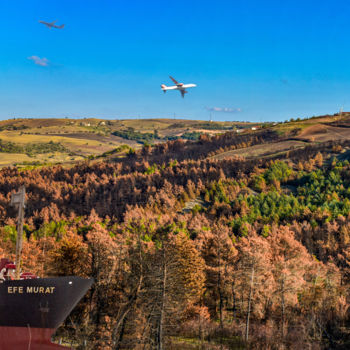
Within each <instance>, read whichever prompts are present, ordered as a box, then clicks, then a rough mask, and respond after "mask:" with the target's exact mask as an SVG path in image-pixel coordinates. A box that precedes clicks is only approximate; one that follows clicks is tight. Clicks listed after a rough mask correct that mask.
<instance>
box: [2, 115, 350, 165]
mask: <svg viewBox="0 0 350 350" xmlns="http://www.w3.org/2000/svg"><path fill="white" fill-rule="evenodd" d="M262 131H264V132H267V131H270V132H273V133H274V134H275V135H276V137H273V138H272V139H271V137H270V136H269V137H268V139H266V140H265V139H264V137H262V138H261V132H262ZM225 133H227V136H226V137H225V142H224V143H220V142H219V143H217V144H216V146H215V142H214V143H213V144H212V145H211V150H210V151H208V152H207V153H208V154H206V156H208V157H213V158H215V159H223V158H228V157H234V156H243V157H245V158H256V157H273V156H275V155H280V154H283V153H286V152H288V151H291V150H295V149H303V148H305V147H307V146H310V145H318V144H320V143H324V142H328V141H334V140H343V141H346V140H349V139H350V113H347V112H344V113H342V114H341V115H339V114H335V115H325V116H319V117H312V118H310V119H303V120H300V119H296V120H294V119H291V120H290V121H286V122H283V123H249V122H208V121H198V120H182V119H176V120H175V119H124V120H105V119H97V118H86V119H69V118H60V119H53V118H47V119H36V118H21V119H17V118H16V119H9V120H4V121H1V122H0V166H2V167H3V166H13V165H17V166H20V167H24V166H40V165H53V164H67V165H69V164H74V163H76V162H78V161H83V160H86V159H89V160H94V159H108V158H113V159H115V158H123V157H126V156H127V155H128V154H129V153H130V152H134V150H136V151H137V150H141V148H142V147H144V145H146V146H148V145H149V146H150V147H151V148H152V145H153V146H155V145H159V144H163V143H166V142H171V141H175V140H184V141H188V142H190V144H188V145H187V146H186V149H189V148H191V149H192V151H191V152H192V154H193V157H194V158H196V159H197V158H198V157H199V158H202V157H203V156H204V153H205V152H204V153H203V152H202V151H200V149H201V148H203V147H201V143H200V142H199V144H198V146H195V145H193V146H191V143H195V144H196V142H198V140H199V139H200V137H201V135H207V136H208V137H213V136H215V135H221V134H225ZM242 135H256V137H257V138H260V139H259V140H255V138H254V137H251V140H250V138H248V139H249V140H248V139H247V140H248V141H247V140H246V141H247V142H246V141H242V142H243V144H241V145H240V146H237V144H238V143H239V142H240V141H239V140H241V139H242V140H243V139H245V138H246V137H243V138H242ZM270 135H271V134H270ZM207 136H206V137H207ZM277 136H278V137H277ZM198 152H199V153H200V155H199V154H198ZM148 153H149V152H148ZM140 155H141V156H142V154H141V153H140ZM172 156H173V157H174V158H177V157H176V154H172ZM180 157H181V156H180Z"/></svg>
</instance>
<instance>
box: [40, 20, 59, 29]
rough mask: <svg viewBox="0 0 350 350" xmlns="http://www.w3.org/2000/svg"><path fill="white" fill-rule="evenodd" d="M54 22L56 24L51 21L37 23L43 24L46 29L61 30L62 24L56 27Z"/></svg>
mask: <svg viewBox="0 0 350 350" xmlns="http://www.w3.org/2000/svg"><path fill="white" fill-rule="evenodd" d="M56 22H57V21H53V22H51V23H49V22H45V21H39V23H42V24H45V25H46V27H48V28H50V29H52V28H57V29H62V28H64V24H62V25H60V26H57V25H56V24H55V23H56Z"/></svg>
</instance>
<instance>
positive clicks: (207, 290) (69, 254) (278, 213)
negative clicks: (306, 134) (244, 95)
mask: <svg viewBox="0 0 350 350" xmlns="http://www.w3.org/2000/svg"><path fill="white" fill-rule="evenodd" d="M284 138H285V135H282V134H281V132H278V130H275V129H274V128H272V129H269V128H267V129H266V130H260V131H258V132H256V133H247V134H241V135H240V134H236V133H234V132H228V133H224V134H222V135H216V136H208V135H202V136H201V137H200V138H199V140H197V141H194V142H192V141H183V140H174V141H168V142H167V143H159V144H156V145H153V146H152V145H149V144H145V145H143V147H142V149H139V150H136V151H133V152H129V153H128V154H127V156H126V157H125V158H121V159H119V158H117V159H114V160H112V159H110V160H109V161H94V162H89V161H85V162H83V163H79V164H76V165H74V166H72V167H70V168H65V167H62V166H54V167H42V168H38V169H33V170H20V169H18V168H15V167H12V168H3V169H2V170H1V171H0V220H1V224H2V225H1V229H0V235H1V242H2V244H1V247H0V251H1V255H2V256H9V257H13V256H14V251H15V234H16V228H15V211H14V209H13V208H11V207H10V206H9V200H10V196H11V193H13V192H14V191H16V190H17V189H18V188H19V186H20V185H25V187H26V191H27V207H26V218H25V243H24V257H23V258H24V266H25V269H28V270H31V271H33V272H35V273H37V274H38V275H39V276H46V275H80V276H92V277H94V278H95V284H94V286H93V288H92V289H91V290H90V291H89V293H88V294H87V295H86V297H85V299H84V300H83V301H82V302H81V303H80V304H79V306H78V307H77V308H76V309H75V310H74V312H73V313H72V315H71V317H69V318H68V319H67V320H66V322H65V324H64V325H63V326H62V327H61V328H60V329H59V330H58V332H57V339H59V338H63V339H65V340H69V341H70V342H73V344H74V345H75V346H76V347H77V348H79V349H101V350H102V349H103V350H105V349H113V350H116V349H298V350H299V349H347V348H349V347H350V312H349V306H350V288H349V287H350V189H349V184H350V163H349V161H348V158H349V156H348V152H347V150H348V147H349V146H350V142H349V141H348V139H346V138H344V139H342V140H338V141H329V140H326V141H324V142H311V143H310V144H309V145H305V147H303V148H302V149H298V148H294V149H289V150H288V151H287V152H280V153H276V152H275V153H274V154H271V155H269V156H264V157H260V156H259V157H255V158H254V157H246V158H244V157H242V156H240V155H239V154H235V155H234V156H230V157H223V158H220V159H218V158H216V155H218V154H222V153H223V152H231V151H236V150H243V149H245V150H246V149H248V148H249V147H253V146H254V147H256V146H258V145H260V146H261V147H263V146H264V147H265V146H266V145H271V147H273V145H274V144H275V143H278V142H284V141H283V140H284Z"/></svg>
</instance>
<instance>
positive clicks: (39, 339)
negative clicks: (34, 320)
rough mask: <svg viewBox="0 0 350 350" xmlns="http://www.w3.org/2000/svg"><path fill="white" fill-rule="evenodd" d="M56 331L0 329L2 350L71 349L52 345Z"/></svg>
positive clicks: (18, 328)
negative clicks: (52, 337) (52, 338)
mask: <svg viewBox="0 0 350 350" xmlns="http://www.w3.org/2000/svg"><path fill="white" fill-rule="evenodd" d="M54 332H55V329H50V328H30V327H0V349H1V350H59V349H61V350H62V349H66V350H69V348H67V347H64V346H60V345H58V344H53V343H51V336H52V334H53V333H54Z"/></svg>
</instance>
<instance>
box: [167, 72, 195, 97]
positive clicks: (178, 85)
mask: <svg viewBox="0 0 350 350" xmlns="http://www.w3.org/2000/svg"><path fill="white" fill-rule="evenodd" d="M169 78H170V79H171V80H172V81H173V82H174V84H175V85H173V86H166V85H165V84H162V85H161V86H160V87H161V88H162V90H163V91H164V93H166V92H167V90H179V91H180V93H181V96H182V97H185V94H186V93H187V91H186V89H187V88H191V87H196V86H197V85H196V84H183V83H179V82H177V81H176V80H175V79H174V78H173V77H171V76H169Z"/></svg>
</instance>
